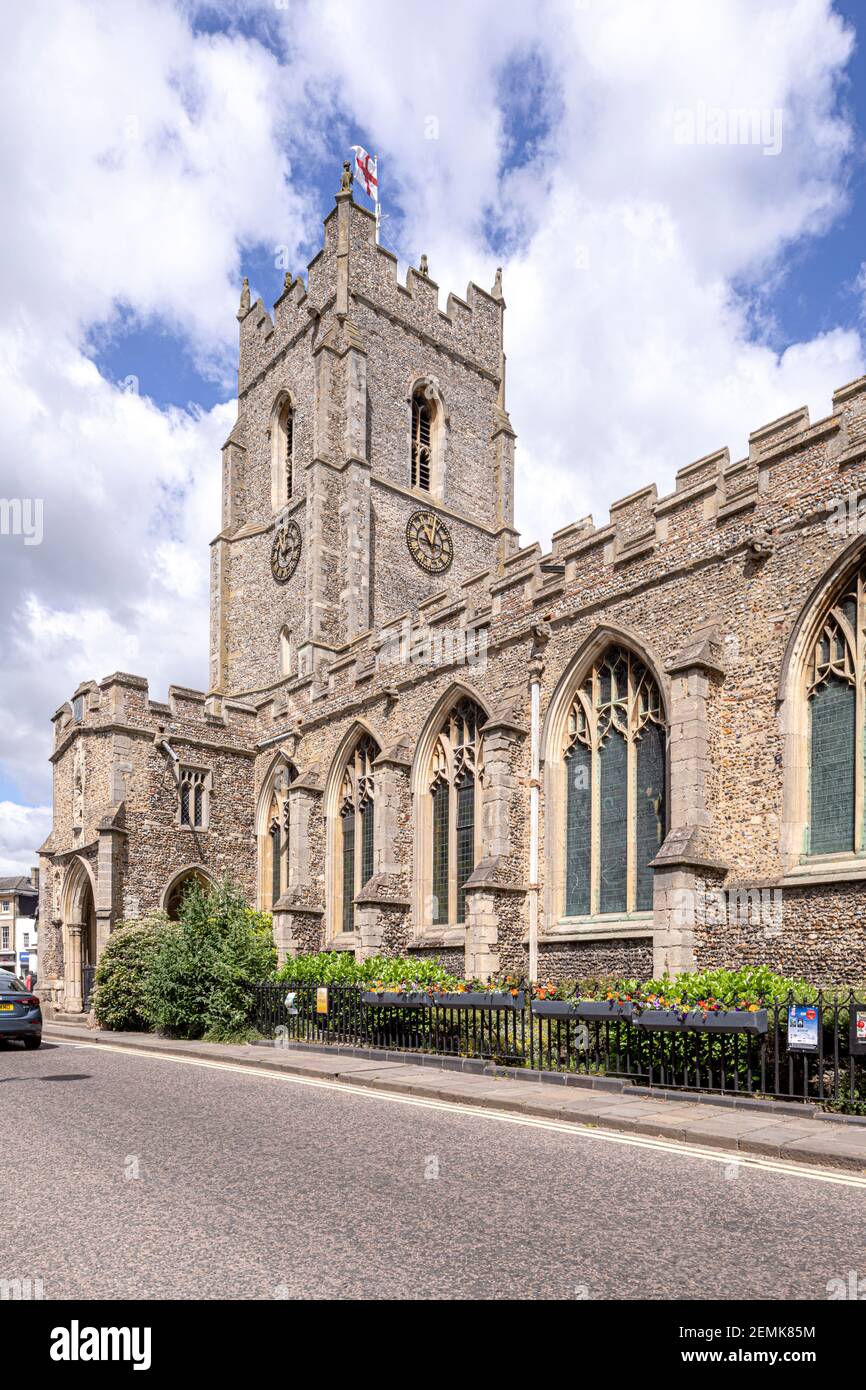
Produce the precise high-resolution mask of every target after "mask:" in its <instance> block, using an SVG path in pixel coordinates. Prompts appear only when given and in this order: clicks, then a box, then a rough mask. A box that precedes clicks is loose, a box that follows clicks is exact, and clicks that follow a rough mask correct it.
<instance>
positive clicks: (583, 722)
mask: <svg viewBox="0 0 866 1390" xmlns="http://www.w3.org/2000/svg"><path fill="white" fill-rule="evenodd" d="M665 750H666V738H665V724H664V715H663V712H662V706H661V696H660V694H659V689H658V686H657V685H656V683H655V681H654V680H653V678H652V676H651V675H650V673H649V671H648V670H647V669H646V667H645V666H644V664H643V663H642V662H641V661H639V660H638V658H637V657H636V656H634V655H633V653H631V652H630V651H628V650H626V649H625V648H623V647H619V646H614V647H609V648H608V649H607V651H605V652H604V654H603V655H602V656H600V657H599V658H598V659H597V660H596V661H595V662H594V664H593V666H592V669H591V670H590V671H589V672H588V674H587V676H586V677H585V679H584V681H583V683H582V685H581V687H580V689H579V690H578V691H577V694H576V695H575V698H574V700H573V702H572V705H571V709H570V711H569V715H568V721H567V729H566V737H565V745H564V748H563V758H564V762H565V768H566V792H565V799H566V806H565V812H566V815H565V827H566V844H565V904H564V907H565V915H566V916H567V917H579V916H589V915H597V914H605V913H624V912H644V911H649V910H650V909H651V908H652V869H651V868H650V863H651V861H652V860H653V859H654V858H655V856H656V854H657V853H658V851H659V848H660V846H661V843H662V839H663V838H664V824H665Z"/></svg>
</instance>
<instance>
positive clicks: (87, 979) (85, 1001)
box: [81, 965, 96, 1013]
mask: <svg viewBox="0 0 866 1390" xmlns="http://www.w3.org/2000/svg"><path fill="white" fill-rule="evenodd" d="M95 980H96V966H95V965H84V966H82V968H81V1007H82V1008H83V1010H84V1012H85V1013H87V1011H88V1009H89V1008H90V997H91V995H92V994H93V986H94V983H95Z"/></svg>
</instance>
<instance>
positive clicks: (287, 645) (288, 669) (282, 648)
mask: <svg viewBox="0 0 866 1390" xmlns="http://www.w3.org/2000/svg"><path fill="white" fill-rule="evenodd" d="M294 667H295V641H294V638H293V636H292V630H291V628H289V627H284V628H281V629H280V644H279V668H280V675H281V676H290V675H291V674H292V672H293V671H294Z"/></svg>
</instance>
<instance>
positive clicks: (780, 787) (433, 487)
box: [40, 186, 866, 1012]
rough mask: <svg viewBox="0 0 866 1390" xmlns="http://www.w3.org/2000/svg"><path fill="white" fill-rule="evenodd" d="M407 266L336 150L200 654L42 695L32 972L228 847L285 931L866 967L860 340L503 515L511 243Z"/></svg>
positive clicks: (373, 944) (245, 298)
mask: <svg viewBox="0 0 866 1390" xmlns="http://www.w3.org/2000/svg"><path fill="white" fill-rule="evenodd" d="M421 266H422V268H421V269H419V270H414V269H410V270H409V271H408V274H407V277H406V284H405V285H403V284H401V283H400V282H399V280H398V277H397V262H396V258H395V257H394V256H393V255H392V254H391V253H390V252H389V251H387V250H385V249H384V248H383V247H382V246H380V245H377V244H376V240H375V220H374V218H373V217H372V216H371V214H370V213H368V212H367V211H365V210H364V209H362V208H361V207H359V206H358V205H357V204H356V203H355V202H354V199H353V196H352V190H351V186H347V187H344V188H341V190H340V192H339V193H338V194H337V195H336V206H335V208H334V210H333V211H332V212H331V213H330V215H329V216H328V217H327V218H326V220H325V223H324V245H323V248H322V250H321V251H320V252H319V253H318V254H317V255H316V256H315V258H314V259H313V261H312V262H311V263H310V265H309V268H308V276H307V282H306V284H304V282H303V281H302V280H301V279H300V278H297V279H296V278H294V277H293V276H292V275H287V276H286V280H285V287H284V290H283V292H282V294H281V296H280V298H279V299H278V300H277V302H276V304H275V305H274V307H273V310H272V312H271V313H269V312H268V311H267V310H266V308H265V306H264V304H263V303H262V301H261V300H260V299H258V300H255V301H252V299H251V295H250V291H249V286H248V284H247V283H246V282H245V283H244V287H243V290H242V293H241V304H240V310H239V313H238V319H239V322H240V356H239V373H238V417H237V422H236V424H235V426H234V428H233V429H232V431H231V434H230V435H229V438H228V439H227V440H226V443H225V445H224V448H223V473H222V479H223V483H222V519H221V525H220V530H219V533H218V534H217V536H216V537H215V539H214V541H213V542H212V545H211V644H210V674H209V686H208V691H207V693H203V692H199V691H194V690H188V689H185V688H180V687H177V686H172V687H170V689H169V692H168V702H167V703H165V704H162V703H157V702H155V701H154V700H151V699H150V697H149V693H148V685H147V682H146V680H144V679H143V678H141V677H139V676H135V675H127V674H123V673H115V674H114V675H109V676H107V677H106V678H105V679H103V680H101V681H99V682H97V681H94V680H88V681H85V682H84V683H83V684H82V685H80V686H79V687H78V689H77V690H76V691H75V692H74V694H73V695H72V697H71V699H70V700H69V701H68V702H67V703H65V704H63V705H62V706H61V708H60V709H59V710H58V711H57V713H56V714H55V716H54V751H53V754H52V762H53V769H54V819H53V827H52V830H51V834H50V835H49V837H48V839H47V840H46V842H45V844H44V845H43V846H42V849H41V851H40V865H41V874H40V895H41V897H40V965H41V970H40V974H41V979H40V989H41V991H42V992H43V994H44V995H45V997H46V999H48V1000H49V1001H50V1002H52V1003H54V1004H55V1006H56V1007H58V1008H60V1009H65V1010H68V1011H73V1012H74V1011H76V1010H80V1009H81V1008H82V1006H83V999H84V989H85V986H84V981H85V972H86V967H87V966H88V965H92V964H93V963H95V961H96V960H97V959H98V956H99V953H100V952H101V950H102V948H103V947H104V945H105V942H106V940H107V939H108V935H109V933H110V932H111V931H112V930H113V928H114V927H115V926H116V924H117V923H118V922H119V921H121V920H128V919H130V918H135V917H138V916H141V915H143V914H145V913H148V912H151V911H153V910H156V909H160V908H163V909H165V910H166V911H168V912H169V913H170V915H174V914H176V912H177V910H178V904H179V902H180V898H181V894H182V891H183V887H184V885H185V884H186V882H188V880H189V878H190V877H191V876H197V877H198V878H200V879H201V880H203V881H215V880H217V879H219V878H220V877H221V876H222V875H224V874H230V875H231V876H232V877H233V878H234V879H236V880H237V881H238V882H239V883H240V884H241V885H242V887H243V889H244V890H245V892H246V893H247V895H248V899H249V902H250V903H251V904H255V905H256V906H258V907H260V908H262V909H264V910H266V911H272V912H273V923H274V934H275V939H276V941H277V944H278V946H279V949H280V953H281V956H282V957H285V955H287V954H289V953H297V952H298V951H302V950H309V949H333V950H349V951H353V952H354V953H355V954H356V955H357V956H358V957H359V958H360V957H365V956H369V955H371V954H374V953H378V952H386V953H394V952H400V953H408V954H412V955H418V956H438V957H439V958H440V959H441V960H442V961H443V963H445V964H446V965H448V966H449V967H451V968H454V969H455V970H457V971H459V972H461V973H463V972H465V973H467V974H476V975H479V976H487V975H489V974H494V975H495V974H499V973H502V972H506V971H511V972H517V973H519V974H526V973H527V972H528V971H529V970H530V968H532V969H533V970H534V971H535V973H536V974H537V975H538V976H539V977H554V978H556V977H565V976H569V977H586V976H589V975H597V974H600V973H605V974H607V973H617V974H628V975H643V976H648V975H650V974H651V973H655V974H658V973H660V972H662V971H663V970H665V969H667V970H670V971H671V972H673V971H675V970H677V969H680V968H685V969H690V968H695V967H705V966H716V965H718V966H729V967H739V966H744V965H751V964H761V963H767V964H770V965H772V966H774V967H775V968H777V969H779V970H782V971H784V972H787V973H796V974H798V975H799V974H803V975H806V976H808V977H810V978H811V979H813V980H815V981H816V982H824V981H826V982H830V981H834V982H853V981H859V980H860V979H861V978H862V975H863V968H862V963H863V958H864V948H866V918H864V912H866V853H864V851H866V845H864V827H866V806H864V786H863V782H864V778H863V768H864V736H866V700H864V684H866V660H864V655H866V538H864V536H863V535H861V534H860V530H861V527H860V511H861V507H860V498H861V494H866V378H864V379H862V380H860V381H855V382H853V383H851V384H850V385H848V386H845V387H843V388H842V389H840V390H839V391H837V392H836V394H835V396H834V398H833V408H832V413H831V414H830V415H829V416H827V417H826V418H825V419H822V420H819V421H818V422H817V423H814V424H813V423H811V422H810V420H809V417H808V412H807V411H806V410H805V409H798V410H794V411H792V413H791V414H789V415H786V416H785V417H784V418H782V419H779V420H776V421H773V422H772V423H771V424H768V425H764V426H763V427H762V428H760V429H757V430H755V431H754V432H753V433H752V435H751V436H750V440H749V453H748V457H746V458H743V459H740V460H736V461H734V462H731V460H730V458H729V456H728V451H727V449H718V450H717V451H716V452H714V453H711V454H708V455H707V456H706V457H704V458H701V459H698V460H697V462H695V463H690V464H688V465H687V466H686V467H684V468H681V469H680V471H679V472H678V474H677V477H676V486H675V490H674V491H673V492H672V493H670V494H669V495H668V496H664V497H659V496H657V493H656V489H655V487H654V486H647V487H645V488H642V489H641V490H640V491H638V492H634V493H632V494H631V495H630V496H628V497H624V498H622V499H620V500H619V501H617V502H614V503H613V504H612V506H611V508H610V519H609V521H608V522H607V523H606V524H604V525H601V526H597V525H595V524H594V523H593V520H592V518H590V517H586V518H584V519H583V520H580V521H576V522H572V523H571V524H570V525H566V526H564V527H563V528H562V529H561V530H559V531H557V532H556V533H555V535H554V537H553V541H552V545H551V548H550V550H549V551H547V552H543V551H542V549H541V547H540V546H539V545H538V544H533V545H529V546H525V547H523V548H521V546H520V542H519V537H518V535H517V533H516V532H515V530H514V447H515V434H514V431H513V429H512V425H511V422H510V419H509V416H508V414H507V410H506V399H505V355H504V350H503V322H504V315H505V300H504V298H503V288H502V279H501V276H500V275H499V273H498V272H497V276H496V280H495V283H494V286H493V289H492V291H491V292H487V291H485V290H483V289H480V288H479V287H478V286H477V285H474V284H470V286H469V288H468V290H467V292H466V296H465V298H460V297H458V296H456V295H454V294H451V295H449V296H448V299H447V303H446V306H445V309H444V310H442V309H440V308H439V302H438V295H439V290H438V286H437V285H436V283H435V282H434V281H433V280H432V279H431V278H430V275H429V271H428V268H427V262H426V257H425V258H423V259H422V263H421ZM708 905H709V908H711V910H709V908H708Z"/></svg>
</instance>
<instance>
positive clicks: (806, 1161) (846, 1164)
mask: <svg viewBox="0 0 866 1390" xmlns="http://www.w3.org/2000/svg"><path fill="white" fill-rule="evenodd" d="M43 1036H44V1037H46V1039H47V1040H51V1038H55V1039H56V1040H57V1041H58V1042H60V1041H63V1042H72V1041H79V1042H80V1041H81V1040H82V1038H86V1040H87V1041H88V1042H91V1043H94V1044H99V1043H103V1044H107V1045H109V1046H114V1047H120V1048H124V1049H127V1050H129V1051H139V1052H145V1053H156V1054H163V1055H169V1056H174V1057H190V1058H192V1059H193V1060H195V1061H207V1062H214V1061H219V1060H221V1059H220V1056H219V1054H218V1053H214V1052H213V1051H207V1050H206V1048H217V1047H220V1046H222V1045H221V1044H220V1043H208V1044H205V1045H204V1046H196V1045H195V1044H187V1043H180V1042H177V1041H175V1040H173V1039H170V1038H158V1039H157V1038H154V1039H153V1040H152V1041H151V1040H150V1038H149V1036H148V1035H146V1034H142V1035H135V1034H133V1035H129V1034H122V1033H119V1034H111V1033H105V1032H101V1031H97V1030H91V1029H87V1028H82V1027H81V1026H80V1025H74V1024H73V1025H70V1024H67V1025H65V1026H64V1025H62V1024H55V1023H53V1022H52V1023H46V1025H45V1027H44V1029H43ZM249 1046H250V1050H251V1052H252V1047H253V1046H256V1045H249ZM258 1046H259V1047H260V1050H261V1052H266V1048H265V1047H263V1046H261V1045H258ZM287 1050H297V1051H300V1052H302V1053H303V1055H304V1056H306V1057H312V1056H313V1055H315V1058H316V1059H317V1060H318V1059H319V1058H321V1060H322V1063H323V1065H321V1066H316V1067H310V1066H301V1065H299V1064H293V1063H292V1062H291V1061H289V1060H281V1061H280V1062H276V1061H272V1060H271V1059H270V1058H269V1057H267V1056H266V1055H265V1056H261V1055H259V1056H255V1055H251V1056H246V1057H245V1056H224V1057H223V1058H222V1060H223V1061H225V1062H228V1063H230V1064H231V1065H232V1066H239V1067H246V1068H249V1070H250V1071H254V1072H255V1071H258V1072H262V1071H264V1072H268V1073H271V1074H275V1075H289V1076H301V1077H309V1078H311V1079H312V1080H319V1081H330V1082H336V1083H337V1084H340V1085H346V1086H360V1087H363V1088H365V1089H366V1090H370V1091H383V1092H391V1093H394V1092H399V1093H401V1094H406V1092H407V1089H408V1094H409V1095H415V1096H419V1097H425V1098H428V1099H435V1100H442V1101H451V1102H453V1103H456V1104H459V1105H468V1106H474V1107H477V1108H479V1109H486V1110H500V1111H505V1112H509V1113H517V1114H525V1115H529V1116H532V1117H533V1118H538V1119H551V1120H558V1121H560V1122H563V1123H566V1124H570V1125H573V1126H574V1128H575V1129H581V1128H587V1127H591V1128H593V1129H599V1130H613V1131H616V1132H618V1133H627V1134H635V1135H641V1136H645V1137H647V1138H655V1139H670V1140H674V1141H679V1142H683V1143H688V1144H692V1145H694V1146H695V1147H699V1148H706V1149H713V1150H715V1151H716V1152H718V1151H720V1150H724V1151H726V1152H729V1153H730V1154H731V1156H732V1159H733V1156H734V1155H735V1154H738V1153H739V1154H744V1155H754V1156H755V1157H759V1158H776V1159H782V1160H784V1161H787V1162H790V1163H799V1164H802V1165H803V1166H804V1167H820V1168H823V1169H825V1170H831V1169H832V1170H837V1171H839V1170H843V1171H846V1172H851V1173H859V1174H866V1135H863V1152H862V1154H859V1153H847V1152H844V1151H839V1150H837V1151H835V1152H832V1153H825V1152H822V1151H820V1150H817V1149H809V1148H808V1147H804V1148H802V1149H798V1148H797V1147H796V1146H797V1144H798V1143H799V1144H808V1142H809V1140H808V1139H806V1138H804V1136H803V1135H802V1133H801V1132H797V1133H796V1134H795V1137H794V1138H791V1137H790V1136H788V1137H787V1138H786V1136H785V1134H784V1130H785V1128H786V1127H787V1124H788V1123H792V1124H795V1125H796V1126H797V1127H798V1131H799V1130H801V1129H802V1126H803V1125H804V1124H806V1125H808V1126H810V1127H811V1123H812V1121H813V1120H815V1119H821V1120H830V1119H832V1120H842V1121H844V1120H847V1119H849V1118H854V1119H857V1120H860V1122H861V1125H862V1123H863V1121H864V1117H860V1116H855V1117H848V1116H844V1115H840V1116H835V1115H833V1116H831V1115H828V1114H826V1113H825V1112H822V1111H815V1110H806V1109H805V1107H804V1109H803V1111H799V1110H798V1111H797V1112H796V1113H795V1114H793V1115H792V1114H791V1110H790V1108H789V1107H788V1106H786V1105H785V1103H784V1102H762V1101H754V1102H752V1106H751V1107H750V1108H751V1109H752V1118H753V1119H756V1118H757V1115H756V1114H755V1111H762V1112H764V1113H765V1114H766V1120H767V1128H768V1129H771V1128H775V1129H777V1130H778V1131H779V1133H778V1135H777V1136H775V1137H770V1136H767V1137H766V1138H762V1139H758V1138H755V1139H752V1138H750V1137H749V1135H748V1134H741V1135H740V1134H735V1133H731V1134H707V1133H704V1132H702V1131H701V1130H700V1129H696V1128H693V1127H692V1125H691V1124H690V1122H689V1117H688V1115H687V1114H686V1115H682V1114H681V1113H677V1112H676V1111H675V1110H674V1109H673V1107H674V1106H676V1105H678V1104H680V1103H686V1104H687V1105H688V1104H691V1103H693V1102H695V1101H701V1100H703V1099H704V1097H702V1096H688V1097H684V1096H680V1095H679V1094H678V1093H676V1092H671V1091H665V1092H652V1091H650V1090H649V1089H648V1088H646V1087H637V1086H631V1085H628V1084H626V1083H622V1082H615V1083H614V1084H613V1085H611V1084H610V1083H608V1085H607V1086H606V1087H604V1088H601V1087H596V1086H591V1085H590V1086H587V1085H586V1084H584V1085H583V1086H581V1087H575V1088H574V1089H575V1090H582V1091H584V1092H585V1093H587V1092H589V1093H591V1094H592V1095H593V1099H594V1100H595V1101H596V1102H597V1101H598V1100H600V1099H608V1100H609V1103H610V1107H611V1109H610V1110H606V1111H605V1112H604V1113H599V1112H597V1111H594V1110H586V1111H581V1110H579V1109H578V1108H577V1107H576V1106H575V1107H574V1108H572V1109H563V1101H564V1099H565V1097H564V1096H563V1097H562V1100H560V1101H559V1103H557V1099H556V1098H555V1097H554V1094H553V1093H550V1092H547V1087H544V1088H543V1091H544V1092H547V1095H544V1096H543V1093H542V1090H541V1089H540V1091H539V1097H538V1100H535V1099H527V1098H525V1097H523V1096H514V1095H512V1096H509V1095H508V1087H507V1086H505V1085H503V1092H502V1095H501V1097H499V1096H498V1097H497V1098H496V1099H495V1100H492V1099H491V1097H490V1096H489V1095H472V1093H471V1092H466V1091H464V1090H463V1089H460V1090H457V1089H455V1088H454V1087H453V1086H449V1084H448V1075H447V1073H448V1072H453V1071H458V1072H459V1073H460V1074H462V1075H475V1076H478V1077H479V1079H484V1080H487V1081H491V1080H498V1081H502V1082H503V1083H505V1082H508V1081H511V1080H517V1081H520V1080H523V1081H524V1082H528V1081H529V1080H530V1079H533V1080H537V1079H538V1077H535V1078H529V1077H521V1076H520V1075H518V1074H516V1069H515V1068H506V1067H495V1066H485V1065H484V1064H479V1063H477V1062H476V1063H475V1064H474V1065H473V1066H472V1067H471V1068H469V1067H462V1066H460V1065H459V1064H460V1063H461V1062H462V1061H464V1060H470V1059H459V1058H436V1059H433V1058H431V1059H430V1060H429V1061H426V1060H425V1063H424V1064H422V1065H421V1066H419V1068H418V1070H419V1077H418V1081H417V1083H412V1084H410V1085H409V1086H408V1088H407V1087H406V1085H405V1084H400V1083H398V1082H396V1081H388V1079H387V1078H385V1077H382V1076H376V1077H372V1076H367V1077H365V1075H364V1073H363V1072H359V1073H357V1074H350V1073H347V1074H345V1075H344V1074H343V1073H342V1072H341V1070H340V1066H339V1058H340V1057H341V1056H342V1057H345V1056H346V1055H351V1056H353V1057H361V1058H362V1059H365V1060H368V1061H370V1062H373V1063H375V1062H379V1063H380V1064H381V1065H384V1066H389V1065H391V1066H393V1065H401V1066H402V1065H403V1064H404V1062H405V1061H406V1060H407V1059H406V1058H405V1057H404V1056H403V1055H402V1054H400V1053H394V1052H388V1053H386V1052H385V1051H384V1050H383V1049H379V1050H374V1049H363V1050H362V1049H360V1048H340V1049H339V1050H338V1049H337V1048H334V1047H329V1048H321V1049H314V1048H312V1047H307V1046H306V1045H304V1044H298V1045H297V1046H296V1048H294V1049H283V1048H281V1049H280V1051H281V1053H282V1054H283V1056H284V1055H285V1051H287ZM326 1056H329V1057H333V1063H332V1065H330V1066H327V1065H324V1062H325V1057H326ZM412 1060H413V1061H414V1062H415V1063H418V1062H420V1060H421V1059H420V1058H418V1057H415V1058H413V1059H412ZM449 1061H450V1062H451V1063H452V1065H451V1066H450V1067H449V1066H442V1065H441V1063H442V1062H446V1063H447V1062H449ZM435 1063H439V1064H440V1065H438V1066H436V1065H435ZM455 1063H457V1064H458V1065H456V1066H455V1065H454V1064H455ZM433 1070H438V1071H439V1072H441V1073H442V1076H441V1084H438V1085H437V1084H435V1082H434V1079H433V1077H432V1076H431V1074H430V1073H431V1071H433ZM600 1079H603V1078H600ZM548 1095H549V1097H550V1098H549V1100H548ZM572 1095H573V1092H572ZM574 1099H575V1100H577V1096H574ZM720 1099H723V1098H720ZM618 1101H622V1102H624V1103H632V1104H633V1103H634V1102H637V1101H641V1102H643V1103H647V1102H654V1103H657V1104H658V1105H659V1106H660V1107H661V1108H662V1109H663V1110H665V1111H668V1114H667V1115H659V1117H658V1118H654V1117H653V1116H651V1115H646V1114H644V1115H640V1116H632V1115H624V1114H623V1115H617V1114H616V1113H615V1106H616V1104H617V1102H618ZM720 1108H721V1107H720ZM745 1108H746V1106H745V1101H741V1102H740V1103H739V1106H738V1107H737V1109H739V1110H740V1112H741V1113H743V1112H744V1111H745ZM731 1109H732V1107H731V1106H730V1105H726V1106H724V1110H725V1111H726V1112H727V1114H728V1115H730V1114H731ZM780 1111H784V1112H785V1113H784V1115H783V1116H780V1115H779V1112H780ZM767 1112H769V1113H767ZM720 1118H721V1115H720ZM743 1118H744V1119H745V1118H746V1115H745V1114H744V1113H743ZM699 1123H700V1122H699ZM703 1123H706V1119H703ZM831 1134H832V1131H828V1130H827V1129H826V1128H825V1127H824V1125H821V1126H820V1127H816V1131H815V1137H816V1138H817V1139H823V1140H825V1141H826V1140H827V1139H828V1138H830V1137H831ZM855 1135H856V1136H857V1137H858V1138H859V1137H860V1134H859V1133H858V1129H857V1128H855V1129H854V1131H853V1133H851V1134H849V1135H848V1136H845V1137H846V1138H849V1139H851V1138H854V1137H855ZM833 1137H837V1136H833ZM838 1138H839V1139H841V1138H842V1134H839V1135H838Z"/></svg>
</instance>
